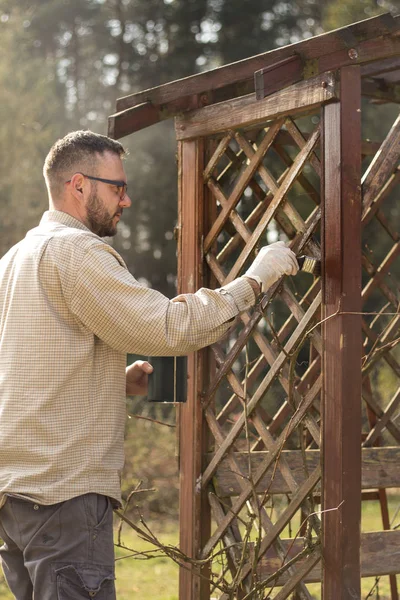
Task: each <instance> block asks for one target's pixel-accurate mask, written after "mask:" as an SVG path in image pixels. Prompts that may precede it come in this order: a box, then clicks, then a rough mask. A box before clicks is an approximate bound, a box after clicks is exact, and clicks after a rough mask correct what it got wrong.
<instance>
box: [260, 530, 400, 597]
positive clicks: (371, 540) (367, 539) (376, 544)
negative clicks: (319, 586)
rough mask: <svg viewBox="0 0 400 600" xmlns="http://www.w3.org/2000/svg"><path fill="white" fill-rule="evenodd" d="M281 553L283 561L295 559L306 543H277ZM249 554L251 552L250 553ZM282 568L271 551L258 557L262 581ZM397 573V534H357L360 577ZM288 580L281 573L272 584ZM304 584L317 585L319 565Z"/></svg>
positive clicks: (399, 541) (399, 561)
mask: <svg viewBox="0 0 400 600" xmlns="http://www.w3.org/2000/svg"><path fill="white" fill-rule="evenodd" d="M281 542H282V545H283V548H284V550H285V551H286V552H287V553H288V556H287V560H290V559H292V558H294V557H295V556H297V555H298V554H299V553H300V552H302V551H303V550H304V548H305V547H307V540H305V539H304V538H299V539H297V540H296V541H295V542H293V540H292V539H283V540H281ZM250 554H251V551H250ZM305 560H306V558H301V559H300V560H299V561H298V562H297V563H295V564H296V569H297V568H301V565H302V564H303V563H304V561H305ZM281 566H282V560H281V559H280V558H279V557H278V556H277V554H276V552H275V550H274V549H273V548H272V547H271V548H270V549H268V551H267V553H266V554H265V555H264V556H263V557H262V559H261V561H260V563H259V568H258V574H259V576H260V580H261V581H263V580H264V579H266V578H267V577H269V576H271V575H273V574H274V573H275V572H276V571H277V570H278V569H280V568H281ZM396 573H400V531H399V530H396V531H374V532H371V533H363V534H361V577H374V576H377V575H394V574H396ZM290 577H291V576H290V575H289V574H288V573H287V572H284V573H282V575H281V576H280V577H279V579H278V580H277V581H276V582H275V584H276V585H278V586H280V585H284V584H285V583H286V582H287V581H288V580H289V578H290ZM303 581H304V583H317V582H319V581H321V563H319V564H318V565H316V566H315V567H314V568H313V569H312V570H311V571H310V572H309V573H308V574H307V575H306V576H305V578H304V579H303Z"/></svg>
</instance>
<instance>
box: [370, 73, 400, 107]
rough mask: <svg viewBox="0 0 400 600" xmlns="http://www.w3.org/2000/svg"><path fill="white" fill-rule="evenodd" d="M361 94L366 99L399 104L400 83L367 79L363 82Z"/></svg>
mask: <svg viewBox="0 0 400 600" xmlns="http://www.w3.org/2000/svg"><path fill="white" fill-rule="evenodd" d="M399 79H400V78H399ZM361 94H362V95H363V96H365V97H366V98H372V99H374V100H379V101H382V102H395V103H399V102H400V83H388V82H386V81H385V80H384V79H367V80H366V81H363V82H362V85H361Z"/></svg>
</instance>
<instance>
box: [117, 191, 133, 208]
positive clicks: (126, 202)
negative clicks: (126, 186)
mask: <svg viewBox="0 0 400 600" xmlns="http://www.w3.org/2000/svg"><path fill="white" fill-rule="evenodd" d="M119 204H120V206H122V207H123V208H129V207H130V206H131V204H132V200H131V199H130V198H129V196H128V194H125V196H124V197H123V198H122V200H121V201H120V203H119Z"/></svg>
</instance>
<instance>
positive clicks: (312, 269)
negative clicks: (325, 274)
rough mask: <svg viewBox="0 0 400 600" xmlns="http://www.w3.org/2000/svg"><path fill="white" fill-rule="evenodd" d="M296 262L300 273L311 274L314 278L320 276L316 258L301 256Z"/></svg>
mask: <svg viewBox="0 0 400 600" xmlns="http://www.w3.org/2000/svg"><path fill="white" fill-rule="evenodd" d="M297 262H298V263H299V267H300V269H301V270H302V271H305V272H306V273H311V274H312V275H315V277H319V276H320V275H321V261H320V260H318V259H317V258H313V257H312V256H305V255H303V256H298V257H297Z"/></svg>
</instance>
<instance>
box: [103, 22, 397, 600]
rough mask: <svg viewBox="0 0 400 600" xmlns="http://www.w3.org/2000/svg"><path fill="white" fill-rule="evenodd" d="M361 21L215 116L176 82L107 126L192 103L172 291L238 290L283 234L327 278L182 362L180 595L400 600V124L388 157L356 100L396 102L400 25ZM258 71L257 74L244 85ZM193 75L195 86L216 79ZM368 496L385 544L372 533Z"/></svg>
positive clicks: (291, 291)
mask: <svg viewBox="0 0 400 600" xmlns="http://www.w3.org/2000/svg"><path fill="white" fill-rule="evenodd" d="M379 19H380V20H379ZM365 23H366V24H364V25H362V24H358V25H357V26H354V27H353V28H347V29H346V35H344V34H343V35H340V36H339V37H338V36H337V34H336V36H333V37H332V36H331V38H330V42H331V46H329V50H327V49H326V48H327V46H324V48H325V50H324V51H322V50H321V48H322V45H321V44H318V43H314V42H313V41H312V40H311V41H307V42H303V43H302V44H303V46H302V49H303V52H304V54H302V53H301V52H300V47H299V45H297V46H296V52H293V53H291V54H288V53H286V55H285V53H284V52H283V51H280V54H278V55H277V56H276V58H275V62H274V61H273V60H269V55H271V54H273V53H269V54H267V55H265V57H266V58H264V60H266V62H267V67H266V68H265V69H264V70H263V71H262V72H259V73H258V74H257V75H256V80H255V82H256V90H257V94H256V95H254V94H249V95H247V96H242V95H240V93H239V92H237V94H236V95H237V97H234V96H235V94H234V93H233V91H232V82H228V81H225V82H224V85H225V87H224V86H223V85H220V87H221V88H222V91H221V90H220V93H221V97H220V98H217V96H215V98H214V102H217V100H218V99H220V100H224V101H222V102H219V103H213V102H211V105H210V106H205V107H201V105H202V104H204V94H203V96H200V97H196V96H193V95H192V96H190V91H191V90H192V91H193V90H194V89H195V88H196V85H197V92H199V91H201V90H200V89H199V84H198V83H197V81H198V80H197V81H196V82H194V83H193V85H192V88H190V86H191V83H187V84H186V85H187V86H188V87H187V89H186V92H187V93H185V87H184V85H185V84H184V83H181V84H180V85H179V86H177V90H179V94H180V98H181V99H179V101H178V100H177V98H174V89H173V88H172V87H169V88H168V86H166V89H165V90H164V91H161V88H158V89H156V91H154V92H152V91H150V92H152V94H153V95H151V94H149V97H150V99H148V100H147V101H145V100H144V96H143V94H142V95H140V94H139V95H137V96H136V99H135V101H132V104H131V106H132V107H133V109H136V112H135V113H132V112H129V111H131V110H132V108H125V109H124V110H123V111H122V112H121V113H119V114H117V115H115V116H114V117H113V120H112V132H113V133H114V134H116V131H119V133H121V131H122V130H123V127H127V123H130V127H131V129H130V130H131V131H132V129H135V128H138V127H137V126H136V125H135V124H137V123H138V118H140V117H141V116H144V117H145V122H146V123H149V122H154V121H155V120H157V119H160V118H163V117H162V116H161V115H163V116H164V117H165V114H166V112H167V113H168V110H166V105H165V104H164V105H163V103H162V102H161V100H160V99H161V98H162V96H163V94H164V100H165V102H166V103H167V105H168V108H169V110H170V111H172V112H173V111H174V110H175V111H177V110H182V107H185V108H184V110H186V112H184V113H183V114H182V115H181V116H179V117H178V118H177V121H176V132H177V138H178V141H179V142H178V143H179V150H178V161H179V178H180V209H179V211H180V214H179V228H180V240H179V244H180V245H179V257H180V267H179V269H180V270H179V280H180V288H181V291H186V292H191V291H196V289H198V288H199V287H201V286H203V285H206V286H211V287H216V286H222V285H223V284H226V283H228V282H230V281H232V280H233V279H235V278H236V277H238V276H240V275H241V274H242V273H243V272H244V271H245V269H246V266H247V265H248V264H249V262H250V261H251V260H252V259H253V258H254V255H255V253H256V252H257V248H258V247H260V246H261V245H264V244H266V243H269V242H271V241H274V240H275V239H278V238H279V239H284V240H287V241H288V242H289V243H290V245H291V247H292V248H293V250H294V251H295V252H296V253H297V254H302V253H306V254H309V255H312V256H314V257H318V258H321V262H322V276H321V277H313V276H311V275H309V274H306V273H301V274H299V275H297V276H296V278H283V279H282V280H281V281H279V282H277V284H275V285H274V286H273V287H272V288H271V289H270V290H268V292H267V293H266V294H265V295H264V296H263V298H262V299H261V300H260V302H259V303H258V304H257V306H256V307H255V308H254V309H253V310H251V311H248V312H245V313H243V314H241V315H240V317H239V318H238V319H237V321H236V322H235V323H234V324H233V326H232V328H231V330H230V333H229V334H228V335H227V336H226V338H225V339H223V340H222V341H221V342H220V343H218V344H215V345H214V346H213V347H212V348H209V349H206V350H204V351H202V352H199V353H197V354H196V355H193V356H190V357H189V361H188V364H189V400H188V403H187V405H186V406H183V407H181V409H180V431H181V434H180V454H181V457H180V460H181V549H182V550H183V551H184V552H185V553H186V554H187V555H188V556H191V557H193V558H195V559H197V560H198V564H197V565H192V566H188V567H187V568H183V569H182V570H181V576H180V598H181V600H195V599H196V600H197V599H201V600H209V598H210V597H212V598H219V599H220V600H234V599H238V600H244V599H246V600H250V598H251V599H252V600H255V599H256V598H257V599H258V598H259V599H261V598H274V599H275V600H284V599H285V598H289V597H290V596H291V595H292V594H295V597H296V598H298V599H302V600H303V599H311V598H312V595H311V592H310V589H309V587H308V584H309V583H313V582H318V581H320V580H321V576H322V579H323V598H324V599H325V600H327V599H329V600H338V599H350V598H360V573H361V575H362V576H364V577H365V576H380V575H389V576H390V585H391V598H392V600H396V599H398V592H397V585H396V573H399V572H400V560H399V555H400V531H399V530H397V529H396V530H391V526H392V525H393V524H392V523H390V518H389V512H388V503H387V496H386V489H387V488H390V487H400V475H399V469H398V461H399V457H400V448H399V442H400V423H399V422H398V417H399V414H400V411H399V406H400V387H399V380H398V379H399V375H400V355H399V351H398V349H399V346H398V345H397V341H398V338H399V316H398V315H399V303H400V294H399V275H400V269H399V264H398V262H399V261H398V254H399V244H400V234H399V213H398V207H397V205H396V190H398V187H396V186H397V184H398V183H399V177H400V176H399V169H400V166H399V158H400V141H399V140H400V136H399V131H400V118H399V117H398V118H397V119H396V118H395V119H394V122H393V126H392V127H391V129H390V131H389V132H388V133H387V135H386V138H385V139H384V141H383V142H382V143H372V142H368V141H365V142H362V137H361V107H362V105H361V98H362V95H364V96H365V97H373V98H375V100H377V99H378V100H379V101H380V102H382V101H392V102H393V101H396V100H398V98H397V96H396V94H397V92H396V90H394V89H393V87H390V85H389V83H388V82H390V78H389V79H388V80H387V81H386V88H385V87H384V86H383V85H382V84H380V85H378V84H377V79H376V77H377V74H378V75H379V76H380V77H384V76H387V73H389V74H392V75H394V74H396V73H397V74H398V70H399V69H400V58H399V56H400V48H399V44H398V42H399V37H398V31H399V25H398V19H393V20H392V21H390V19H388V17H385V18H383V19H382V18H378V19H373V20H370V21H367V22H365ZM361 34H362V35H361ZM328 35H331V34H328ZM357 35H360V39H358V38H357ZM379 36H381V37H379ZM325 41H326V40H325ZM339 42H340V43H339ZM378 42H379V43H378ZM349 43H351V46H352V48H351V49H350V50H349V46H348V44H349ZM307 44H308V45H307ZM313 44H314V45H313ZM340 44H342V47H340ZM353 46H354V47H353ZM363 52H364V54H362V53H363ZM360 53H361V55H362V56H361V58H362V60H359V55H360ZM260 56H262V55H260ZM304 57H307V58H308V59H309V60H312V61H313V64H312V68H313V69H314V71H312V70H311V68H310V65H308V70H307V68H306V67H307V65H306V66H305V65H304ZM388 57H390V58H388ZM256 59H257V61H256ZM252 60H253V62H251V61H252ZM349 61H350V62H349ZM351 61H353V62H351ZM358 61H359V63H360V64H357V62H358ZM245 62H246V61H243V63H245ZM316 62H318V68H317V67H316V64H315V63H316ZM364 62H365V63H366V64H365V65H364V64H362V63H364ZM243 63H238V67H237V69H238V72H240V73H241V75H240V77H239V76H237V79H236V81H237V82H241V83H240V85H241V86H242V87H240V86H239V88H240V90H241V92H242V93H244V92H243V89H244V87H245V86H246V85H248V83H246V82H247V79H248V78H247V79H246V70H245V68H244V64H243ZM354 63H355V64H354ZM260 64H262V63H260V60H259V57H255V59H249V61H248V62H247V68H248V71H249V70H251V68H253V70H255V69H254V67H255V66H256V65H257V67H258V68H260ZM230 67H232V66H230ZM329 69H331V70H329ZM229 72H231V71H229ZM306 72H307V76H306V77H305V76H304V75H305V73H306ZM220 74H221V73H220ZM300 74H301V76H300ZM382 74H384V75H382ZM310 75H312V76H310ZM207 76H208V80H207ZM198 77H199V78H201V77H203V78H204V80H203V91H204V89H205V88H206V86H207V85H210V81H214V82H216V79H212V77H210V76H209V75H208V74H204V75H200V76H198ZM396 77H397V75H396ZM396 77H395V78H394V81H395V82H397V81H398V80H400V77H398V79H397V78H396ZM184 81H185V80H184ZM186 81H187V80H186ZM207 81H208V84H207ZM378 81H380V82H381V83H382V80H381V79H378ZM228 83H229V85H230V86H231V87H229V85H228ZM290 84H292V85H290ZM171 85H172V84H171ZM272 92H273V93H272ZM224 94H225V95H226V96H228V97H231V99H228V100H225V99H224ZM229 94H230V96H229ZM123 102H124V100H122V103H123ZM125 102H126V100H125ZM152 102H153V104H152ZM157 102H158V105H159V110H158V109H156V107H155V106H154V104H155V103H157ZM168 102H169V104H168ZM185 103H186V104H185ZM123 106H124V105H123V104H122V105H121V108H122V107H123ZM372 106H376V105H372ZM196 107H197V108H196ZM379 108H380V107H379V106H376V110H377V111H378V110H379ZM370 109H371V110H372V108H371V107H370ZM393 114H394V113H393ZM146 119H147V121H146ZM118 127H121V128H122V129H120V130H118ZM378 242H379V243H378ZM396 259H397V263H396ZM321 284H322V285H321ZM382 374H383V376H384V377H386V378H387V385H386V389H385V388H384V387H383V386H382V382H380V384H379V378H380V377H382ZM378 384H379V385H378ZM382 390H385V394H384V396H385V397H383V392H382ZM386 390H387V393H386ZM361 399H362V401H361ZM371 499H374V500H379V502H380V507H381V511H382V523H383V529H384V530H387V531H381V532H365V533H362V534H361V532H360V519H361V500H371ZM321 509H322V512H321ZM210 556H213V559H212V560H211V561H209V560H208V561H207V559H208V558H209V557H210ZM321 557H323V559H321ZM202 561H204V562H202ZM360 562H361V567H360Z"/></svg>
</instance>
